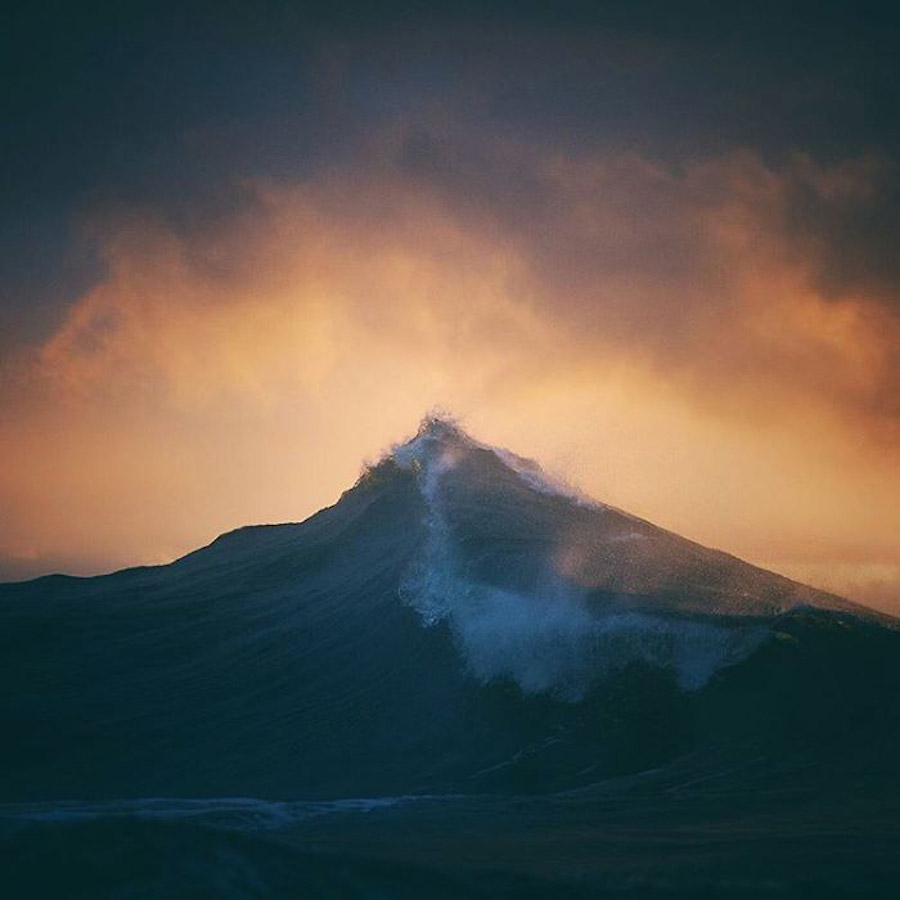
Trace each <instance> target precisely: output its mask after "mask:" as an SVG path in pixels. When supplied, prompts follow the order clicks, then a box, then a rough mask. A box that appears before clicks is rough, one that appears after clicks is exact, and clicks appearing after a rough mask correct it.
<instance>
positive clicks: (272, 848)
mask: <svg viewBox="0 0 900 900" xmlns="http://www.w3.org/2000/svg"><path fill="white" fill-rule="evenodd" d="M898 650H900V635H898V632H897V630H896V629H895V628H894V625H893V623H892V622H890V621H888V620H886V619H884V617H879V616H877V615H875V614H874V613H869V612H867V611H866V610H864V609H863V608H861V607H858V606H855V605H854V604H851V603H849V602H848V601H844V600H841V599H840V598H836V597H832V596H830V595H827V594H823V593H821V592H817V591H814V590H813V589H811V588H806V587H804V586H802V585H798V584H796V583H793V582H790V581H788V580H787V579H784V578H781V577H779V576H777V575H773V574H771V573H768V572H764V571H762V570H760V569H757V568H755V567H753V566H750V565H748V564H746V563H743V562H741V561H739V560H737V559H735V558H733V557H731V556H728V555H726V554H723V553H719V552H717V551H713V550H709V549H707V548H703V547H700V546H698V545H696V544H693V543H692V542H690V541H686V540H684V539H682V538H680V537H678V536H677V535H673V534H671V533H669V532H666V531H663V530H661V529H658V528H656V527H654V526H653V525H651V524H649V523H647V522H644V521H642V520H640V519H636V518H635V517H633V516H630V515H628V514H627V513H624V512H622V511H620V510H616V509H614V508H611V507H608V506H605V505H603V504H600V503H596V502H593V501H590V500H587V499H585V498H583V497H580V496H578V495H577V494H576V493H574V492H572V491H570V490H568V489H567V488H565V486H561V485H558V484H556V483H554V482H553V481H552V480H551V479H549V478H547V477H546V476H545V475H544V474H543V473H542V472H541V470H540V469H539V467H537V466H536V465H535V464H533V463H530V462H528V461H527V460H522V459H521V458H519V457H517V456H515V455H513V454H510V453H508V452H506V451H498V450H495V449H494V448H491V447H488V446H485V445H482V444H479V443H478V442H476V441H474V440H473V439H471V438H470V437H469V436H467V435H466V434H465V433H464V432H462V431H461V430H460V429H459V428H458V427H457V426H456V425H454V424H453V423H452V422H449V421H446V420H427V421H426V422H425V423H423V426H422V428H421V429H420V431H419V433H418V434H417V435H416V437H414V438H413V439H412V440H411V441H409V442H407V443H405V444H402V445H399V446H397V447H395V448H394V449H393V450H392V451H391V453H390V454H388V455H387V456H386V457H385V458H384V459H382V460H381V461H380V462H379V463H378V464H376V465H374V466H372V467H370V468H369V469H368V470H367V471H366V472H365V473H364V474H363V476H362V477H361V478H360V480H359V482H358V483H357V484H356V485H355V486H354V487H353V488H352V489H350V490H349V491H347V492H346V493H345V494H344V495H343V496H342V497H341V498H340V500H339V501H338V502H337V503H336V504H335V505H334V506H332V507H330V508H328V509H325V510H323V511H321V512H320V513H318V514H316V515H315V516H313V517H312V518H310V519H308V520H306V521H305V522H303V523H300V524H289V525H279V526H264V527H253V528H244V529H240V530H238V531H235V532H232V533H230V534H227V535H223V536H222V537H220V538H219V539H217V540H216V541H214V542H213V543H212V544H210V545H209V546H208V547H205V548H203V549H202V550H198V551H196V552H195V553H192V554H190V555H188V556H186V557H184V558H182V559H180V560H178V561H176V562H174V563H172V564H171V565H168V566H160V567H152V568H140V569H132V570H127V571H124V572H118V573H114V574H112V575H107V576H103V577H98V578H85V579H80V578H66V577H63V576H52V577H48V578H42V579H37V580H35V581H32V582H25V583H21V584H13V585H0V676H2V677H0V716H2V721H3V732H4V734H5V735H7V736H8V737H7V739H5V740H4V741H2V742H0V875H9V876H10V878H9V879H6V881H5V883H7V884H12V883H13V881H12V875H13V874H15V877H16V878H18V879H19V882H20V883H21V884H22V885H23V887H22V895H23V896H44V895H47V896H62V895H66V896H70V895H73V896H78V895H79V891H80V892H81V895H84V896H119V895H121V896H172V895H178V894H185V895H196V894H202V895H215V896H264V895H267V894H268V895H272V896H283V895H284V894H285V893H291V892H297V891H301V892H303V891H306V892H307V893H309V892H310V891H311V892H312V893H313V894H319V895H321V894H324V895H335V894H336V895H339V896H369V895H387V896H423V895H424V894H426V893H427V894H429V895H434V896H481V895H482V894H484V895H485V896H488V895H490V896H498V895H499V896H546V895H547V893H548V892H553V891H556V890H557V888H559V887H560V886H562V887H564V888H565V890H566V891H568V892H569V894H570V895H572V896H578V895H579V894H578V891H579V890H582V889H583V891H584V894H583V895H584V896H595V895H596V894H597V892H598V891H602V892H604V893H607V894H609V893H612V894H619V893H623V894H629V893H634V894H635V895H640V896H648V895H651V896H656V895H660V896H672V895H679V896H681V895H683V896H698V895H703V893H704V891H706V892H707V893H708V891H709V890H712V889H713V888H715V890H716V891H717V892H718V891H719V889H721V890H722V891H725V895H728V896H732V895H733V896H758V895H759V891H760V890H761V889H762V888H761V885H763V886H764V885H769V886H770V887H771V886H772V885H774V886H775V887H776V888H778V889H779V890H780V889H781V888H782V887H784V888H785V889H786V890H788V892H789V893H790V890H793V889H794V887H796V885H797V883H798V882H796V879H797V877H798V875H797V873H798V871H800V872H801V874H802V872H803V871H804V870H803V865H804V863H803V859H801V858H800V857H799V856H798V857H795V858H794V860H793V862H794V863H795V865H793V866H787V865H785V861H784V857H783V853H782V851H781V850H779V849H778V848H779V847H783V846H784V845H785V842H787V845H788V846H794V845H795V844H797V842H798V841H799V842H801V843H802V844H803V847H805V848H807V849H805V850H804V851H803V853H808V855H809V860H808V862H809V866H810V867H812V865H813V864H812V862H811V860H812V857H813V856H814V855H815V854H816V853H818V854H819V856H820V857H821V856H822V853H823V852H824V851H823V847H824V846H825V843H827V842H828V841H832V842H834V841H840V842H842V843H843V845H844V846H852V847H854V848H855V850H854V853H855V854H856V856H854V859H855V858H858V859H859V860H861V861H864V862H865V865H866V867H867V871H868V876H867V877H868V878H869V881H868V882H867V883H868V884H872V885H878V884H880V883H881V882H880V881H879V880H878V879H880V878H883V879H884V883H885V884H892V883H893V879H894V878H895V875H896V874H900V873H897V872H896V871H895V869H896V866H895V865H894V864H893V863H891V862H890V860H893V859H895V858H900V856H898V854H895V853H893V852H891V853H889V852H887V850H886V849H885V842H890V841H891V840H894V839H895V838H896V836H897V829H896V825H895V824H893V823H896V822H897V821H900V816H897V815H896V813H897V812H898V809H900V802H898V798H900V791H898V789H897V785H898V779H897V774H896V773H895V772H894V768H895V766H894V764H893V758H894V755H895V751H896V746H897V745H898V739H900V708H898V700H897V698H898V697H900V654H898ZM353 798H356V799H353ZM749 809H752V810H753V813H752V815H753V817H754V818H753V819H752V821H751V820H748V819H746V817H745V816H744V814H743V813H740V814H739V811H740V810H749ZM838 813H839V814H838ZM742 816H744V817H743V818H742ZM829 823H830V824H829ZM623 829H624V831H623ZM754 829H757V830H756V831H754ZM829 829H830V830H829ZM619 832H623V834H624V833H627V835H630V837H622V838H621V839H619V843H618V844H616V847H615V848H614V850H615V852H613V849H610V848H609V846H608V844H609V841H608V835H610V834H613V833H616V834H618V833H619ZM674 834H677V835H681V837H679V838H678V841H679V842H680V843H679V844H678V846H679V847H680V848H681V850H680V855H679V854H674V855H672V854H670V855H668V856H667V855H666V854H667V853H668V851H667V850H666V847H669V849H670V850H671V849H672V847H671V846H670V845H669V844H667V843H666V841H670V840H674V838H671V837H670V836H671V835H674ZM603 835H606V836H607V837H605V838H604V837H603ZM748 835H751V836H752V835H755V837H753V838H752V841H751V843H753V846H754V847H755V850H754V853H753V854H749V855H748V852H747V851H746V850H745V849H741V848H742V847H744V842H745V841H746V840H747V839H748V838H747V836H748ZM823 835H825V836H826V837H823ZM823 841H824V842H825V843H823ZM598 842H599V843H598ZM604 842H605V843H604ZM710 842H712V843H710ZM792 842H793V843H792ZM672 846H674V845H672ZM603 847H607V850H603V849H602V848H603ZM648 847H650V848H656V849H655V850H654V853H656V854H662V855H661V856H660V855H656V856H653V857H652V858H649V859H648V856H647V853H648V852H649V851H648V849H647V848H648ZM713 847H714V848H716V849H711V848H713ZM561 848H562V849H561ZM797 852H798V853H800V851H797ZM780 853H781V854H782V855H779V854H780ZM767 854H768V855H767ZM750 856H753V859H751V858H750ZM801 856H802V854H801ZM160 858H164V859H165V860H167V863H166V866H165V867H163V868H160V866H159V865H158V863H157V860H158V859H160ZM804 858H805V857H804ZM564 859H569V860H571V863H572V865H571V867H568V868H567V867H566V865H563V863H562V862H561V860H564ZM828 865H830V866H832V869H833V871H832V869H829V870H828V871H827V872H826V873H825V875H823V876H822V877H823V878H824V879H825V880H824V881H823V882H822V884H823V885H824V886H825V888H827V889H828V890H829V891H831V892H832V894H833V893H834V892H835V891H837V892H839V891H840V890H844V889H845V888H846V889H847V890H850V889H851V888H852V887H854V884H855V881H854V879H855V876H854V872H855V871H856V870H855V869H854V868H853V866H852V865H850V864H849V863H848V864H847V865H844V866H843V867H841V865H839V863H838V862H837V861H835V860H833V859H832V860H831V862H829V864H828ZM10 866H11V867H12V868H9V867H10ZM797 866H799V867H800V868H799V869H798V868H797ZM892 866H894V868H892ZM826 868H827V866H826ZM13 870H14V871H13ZM811 870H812V869H810V871H811ZM818 871H824V870H822V869H821V867H820V870H818ZM54 872H56V873H61V874H60V875H59V880H58V881H54V878H55V877H56V876H54V875H53V874H51V873H54ZM573 872H577V873H580V874H578V876H577V878H576V877H574V876H573ZM804 877H805V876H804ZM573 878H574V880H573ZM142 879H143V880H142ZM648 879H649V880H648ZM792 886H793V887H792ZM857 886H858V885H857ZM726 888H727V890H726ZM767 889H768V888H767ZM804 890H805V888H804ZM379 891H381V894H379V893H378V892H379ZM729 892H731V893H729ZM810 895H812V896H815V895H816V894H815V893H813V894H810Z"/></svg>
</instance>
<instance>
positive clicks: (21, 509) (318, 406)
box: [0, 116, 900, 597]
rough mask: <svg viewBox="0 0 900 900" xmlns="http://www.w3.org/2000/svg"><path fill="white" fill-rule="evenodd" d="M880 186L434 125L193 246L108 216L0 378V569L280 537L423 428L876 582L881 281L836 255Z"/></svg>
mask: <svg viewBox="0 0 900 900" xmlns="http://www.w3.org/2000/svg"><path fill="white" fill-rule="evenodd" d="M885 171H886V170H885V169H884V168H883V167H882V166H881V165H880V164H877V163H876V162H872V161H871V160H861V161H857V162H855V163H851V164H845V165H842V166H837V167H831V168H828V167H821V166H818V165H817V164H815V163H813V162H812V161H810V160H809V159H805V158H800V157H797V158H795V159H793V160H792V161H790V162H789V163H787V164H785V165H784V166H782V167H781V168H774V167H772V166H771V165H767V164H766V163H764V162H763V161H762V160H761V159H760V158H759V157H758V156H756V155H755V154H753V153H750V152H747V151H744V152H738V153H730V154H727V155H723V156H719V157H715V158H709V159H706V160H702V161H696V162H694V163H691V164H685V165H683V166H682V167H680V168H679V169H677V170H675V169H672V168H670V167H666V166H663V165H661V164H659V163H654V162H651V161H648V160H647V159H644V158H641V157H639V156H637V155H635V154H633V153H601V152H598V151H593V152H589V153H588V152H585V153H580V154H572V153H562V152H560V151H547V150H545V149H540V148H537V147H536V146H533V145H529V144H527V143H520V142H515V141H512V140H509V141H500V140H498V139H496V138H494V139H491V140H487V139H485V138H483V137H482V136H481V135H479V134H478V133H472V132H470V131H464V130H454V129H453V128H451V127H450V126H449V125H447V124H446V122H444V123H442V122H441V118H440V116H436V117H434V118H433V119H428V118H427V117H426V118H424V119H418V120H416V122H415V124H414V125H405V124H403V123H397V124H395V125H394V126H392V127H390V128H386V129H384V130H381V131H379V132H378V133H377V134H374V135H373V136H372V139H371V141H370V143H369V144H368V145H367V146H366V147H365V151H364V153H363V154H362V156H361V157H360V158H359V159H356V160H354V161H353V162H352V164H349V165H347V164H340V165H334V166H332V167H323V168H321V169H320V170H318V171H317V173H316V174H314V175H311V176H310V177H308V178H307V179H306V180H305V181H303V182H300V183H296V182H295V183H288V182H284V181H275V180H262V179H257V180H252V181H249V182H247V183H245V184H243V185H242V186H241V196H242V197H244V198H245V201H246V202H244V203H243V204H242V205H240V206H236V207H234V208H231V209H229V210H228V211H227V213H226V214H222V215H220V216H219V217H218V218H217V219H215V220H214V221H213V220H209V219H201V220H198V221H196V222H189V223H185V222H180V223H179V225H178V226H177V227H175V226H173V225H172V224H171V222H168V221H166V220H165V219H164V218H163V217H161V216H160V215H159V214H158V213H154V212H151V211H149V210H143V211H142V210H140V209H136V208H132V209H128V210H122V209H119V210H112V211H108V212H107V213H106V214H105V215H104V216H100V217H98V219H97V222H96V225H95V227H96V230H97V234H98V240H99V244H100V248H101V255H102V258H103V261H104V263H105V267H106V273H107V274H106V276H105V278H104V279H102V280H101V281H100V282H99V283H98V284H97V285H95V286H94V287H93V288H92V289H90V290H89V291H87V292H86V293H85V294H84V295H83V296H82V297H81V298H80V299H79V300H78V301H77V302H76V303H75V304H74V305H73V306H72V307H71V308H70V309H69V310H68V312H67V314H66V316H65V318H64V320H63V321H62V322H61V323H60V324H59V327H58V328H57V329H56V331H55V333H54V334H53V335H52V336H51V337H50V338H49V339H48V340H47V341H46V342H45V343H44V344H43V345H41V346H40V347H39V348H38V349H37V350H36V352H35V353H34V354H33V355H32V356H31V357H30V358H28V359H27V360H25V361H20V363H19V365H18V368H17V369H16V372H15V377H14V378H13V376H12V375H11V374H7V379H6V384H7V387H6V388H5V390H4V393H3V395H2V397H0V400H2V402H3V404H4V406H5V408H6V409H7V411H8V414H7V415H6V416H4V419H3V421H2V423H0V445H2V446H3V448H4V457H5V459H6V460H9V462H8V464H7V466H6V467H5V471H4V473H3V474H2V475H0V500H2V502H3V506H4V508H5V509H8V510H11V514H10V515H9V516H7V517H6V519H5V524H4V526H3V532H2V533H0V553H2V554H4V555H5V556H6V557H7V558H13V557H17V558H19V559H23V560H25V563H22V565H25V564H26V563H27V562H28V560H32V561H35V562H34V565H35V567H39V566H40V565H45V564H47V561H48V560H53V559H62V558H65V559H72V558H77V559H81V560H83V561H84V562H83V565H84V567H86V568H95V567H102V566H104V565H117V564H123V563H125V562H126V561H135V562H138V561H142V560H146V559H163V558H167V557H171V556H173V555H175V554H177V553H179V552H182V551H186V550H188V549H190V548H191V547H192V546H194V545H196V544H197V543H200V542H202V540H203V539H206V538H211V537H213V536H214V534H215V533H216V532H217V531H219V530H223V529H224V528H227V527H231V526H237V525H240V524H244V523H245V522H247V521H253V520H279V519H291V518H299V517H302V516H303V515H305V514H307V513H309V512H312V511H313V510H314V509H315V508H318V507H319V506H321V505H323V504H324V503H326V502H328V501H329V500H330V499H331V498H333V497H334V496H335V495H336V494H337V493H338V492H339V490H340V489H342V488H343V487H345V486H346V485H347V483H348V482H350V481H352V480H353V478H354V477H355V473H356V470H357V468H358V465H359V461H360V459H361V458H362V457H363V456H366V455H368V456H370V457H371V456H373V455H375V454H377V453H378V452H379V450H380V449H381V448H382V447H384V446H386V445H388V444H389V443H390V442H391V441H392V440H394V439H396V438H397V437H398V436H400V435H402V434H403V433H405V432H407V431H409V430H410V429H411V428H412V427H414V425H415V421H416V419H417V417H418V416H419V415H420V414H421V412H422V411H423V410H425V409H427V408H429V407H430V406H432V405H434V404H436V403H437V404H441V405H443V406H445V407H448V408H451V409H455V410H458V411H460V412H461V413H463V414H464V415H465V416H467V417H468V419H469V422H470V424H471V425H472V426H473V428H475V430H476V431H478V432H479V433H480V434H482V435H483V436H484V437H485V438H487V439H491V440H502V441H504V442H506V443H508V444H510V445H511V446H513V448H514V449H516V450H517V451H521V452H525V453H532V454H536V455H538V456H541V457H542V458H543V459H545V460H547V461H549V462H550V463H551V465H554V464H555V465H556V466H557V467H558V468H562V469H564V470H566V471H565V472H564V474H567V475H569V476H570V477H574V479H575V480H578V481H579V482H580V483H581V484H582V486H583V487H585V488H586V489H588V490H589V491H591V492H593V493H595V494H599V495H601V496H604V497H605V498H606V499H609V500H611V501H612V502H615V503H617V504H619V505H622V506H625V507H629V508H633V509H634V510H635V511H636V512H638V513H640V514H642V515H646V516H648V517H649V518H652V519H655V520H657V521H660V522H661V524H664V525H667V526H669V527H673V528H675V529H676V530H682V531H686V532H688V533H689V534H690V535H691V536H694V537H698V538H700V539H705V540H706V541H707V542H710V543H714V544H717V545H719V546H722V545H723V541H725V542H726V543H725V548H726V549H731V550H733V551H735V552H738V553H743V554H744V555H748V556H752V557H755V558H757V559H763V558H767V559H771V558H774V557H775V556H777V555H779V554H780V558H782V559H784V560H785V562H784V564H783V566H782V567H785V566H787V567H789V566H790V565H791V564H792V560H793V561H794V562H797V560H799V562H802V561H803V560H802V557H803V554H804V553H806V552H808V548H809V546H810V545H816V546H821V547H824V548H825V551H824V552H825V555H826V556H827V557H828V558H831V559H835V560H839V559H840V558H841V554H842V553H844V552H845V551H846V550H847V548H848V547H849V546H850V545H851V544H853V545H854V546H856V545H857V544H858V543H859V542H860V540H863V542H864V543H866V544H867V546H868V547H869V548H870V556H869V557H867V558H866V559H864V560H861V561H858V562H859V565H867V566H869V567H870V568H871V567H872V566H876V565H877V566H881V567H882V568H879V569H877V571H879V572H883V571H888V568H886V567H889V566H890V565H893V564H894V563H895V562H896V556H893V555H892V554H893V553H894V549H892V548H891V546H890V543H889V540H888V538H887V537H886V535H889V534H890V533H896V531H897V525H898V524H900V522H898V521H897V519H896V512H894V511H891V510H890V509H889V505H888V503H887V501H886V499H885V497H886V493H887V492H886V490H885V488H886V486H888V487H893V486H900V485H897V476H896V474H895V473H896V471H897V467H896V465H895V464H896V461H897V458H896V457H897V451H896V447H897V446H898V443H900V442H897V441H896V437H897V432H898V420H900V411H898V409H897V405H896V399H895V398H896V397H897V396H898V394H900V392H898V391H897V387H898V385H897V384H896V379H897V372H898V367H897V366H896V365H895V363H896V350H895V348H896V347H897V346H898V341H897V338H898V336H900V335H898V319H897V311H896V293H895V292H894V281H893V279H894V274H893V271H892V269H891V268H890V266H887V265H885V266H881V265H880V264H878V265H876V263H875V262H867V261H866V260H865V259H864V258H863V256H862V255H860V254H862V253H863V251H862V250H860V251H858V252H857V251H854V250H853V246H852V241H844V240H843V238H844V236H846V235H847V234H848V232H852V231H853V227H854V223H856V222H858V221H859V219H860V215H862V214H861V212H860V210H864V209H869V206H868V205H867V204H871V203H872V202H873V199H872V198H877V197H879V196H880V189H881V186H882V184H883V181H884V179H885V178H886V177H887V176H886V175H885ZM798 197H800V198H801V199H800V200H798V199H797V198H798ZM873 215H875V217H876V219H877V214H874V213H873ZM863 243H865V242H863ZM866 246H867V247H870V245H869V244H866ZM838 247H840V249H835V248H838ZM870 249H871V253H872V254H876V255H877V248H871V247H870ZM855 252H856V253H857V255H856V256H854V253H855ZM841 253H843V254H844V257H845V258H846V259H848V260H852V259H854V258H858V259H860V260H861V261H860V262H859V264H858V265H857V266H856V268H855V269H854V266H853V265H852V264H851V263H849V262H848V263H847V265H846V266H844V265H840V264H839V263H838V261H837V260H839V259H840V254H841ZM874 258H875V256H873V259H874ZM877 258H878V259H880V258H881V256H880V255H878V256H877ZM829 267H831V268H829ZM831 269H834V270H835V271H839V272H840V273H843V275H842V276H841V277H838V276H837V275H835V274H834V272H832V270H831ZM848 461H850V464H849V465H848ZM716 480H718V483H720V484H721V485H722V487H721V488H717V489H716V490H721V491H722V493H723V494H724V495H726V496H727V499H728V501H729V502H728V503H727V504H724V503H722V504H721V505H717V504H716V502H715V501H714V499H713V498H712V495H711V494H710V484H712V483H715V482H716ZM785 500H787V502H788V504H789V508H785V507H784V501H785ZM73 513H74V515H73ZM773 522H774V523H777V524H776V525H775V526H773ZM773 527H775V528H776V529H777V530H778V532H779V534H778V535H773V533H772V532H773ZM776 544H777V545H778V546H777V547H776V546H775V545H776ZM784 546H787V547H788V550H787V551H784V549H783V548H784ZM98 548H99V549H98ZM779 548H780V549H779ZM805 548H806V549H805ZM785 552H786V554H787V555H786V556H785ZM842 564H843V563H842ZM798 565H799V563H798ZM890 571H893V570H890ZM879 584H881V583H879ZM829 586H832V587H833V586H834V585H833V584H831V585H829ZM879 591H881V592H882V594H883V585H881V586H880V587H879ZM882 594H879V597H881V596H882Z"/></svg>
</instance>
